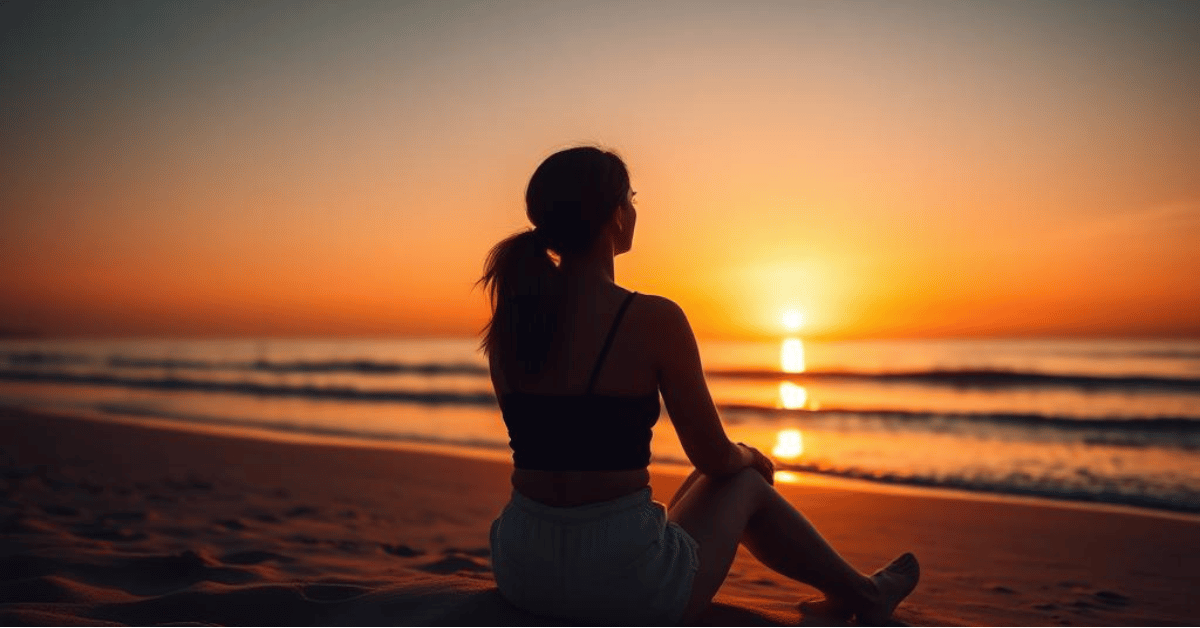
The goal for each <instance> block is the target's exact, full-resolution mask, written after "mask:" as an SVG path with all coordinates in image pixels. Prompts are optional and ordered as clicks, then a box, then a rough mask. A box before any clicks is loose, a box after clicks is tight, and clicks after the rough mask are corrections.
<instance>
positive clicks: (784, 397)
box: [779, 382, 808, 410]
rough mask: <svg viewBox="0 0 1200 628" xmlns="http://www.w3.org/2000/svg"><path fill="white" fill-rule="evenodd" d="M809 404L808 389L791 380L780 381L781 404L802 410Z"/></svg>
mask: <svg viewBox="0 0 1200 628" xmlns="http://www.w3.org/2000/svg"><path fill="white" fill-rule="evenodd" d="M807 404H808V390H806V389H805V388H804V387H803V386H798V385H796V384H793V383H791V382H779V405H780V407H783V408H786V409H788V410H802V409H803V408H804V407H805V405H807Z"/></svg>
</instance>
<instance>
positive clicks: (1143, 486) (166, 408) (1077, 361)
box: [0, 338, 1200, 513]
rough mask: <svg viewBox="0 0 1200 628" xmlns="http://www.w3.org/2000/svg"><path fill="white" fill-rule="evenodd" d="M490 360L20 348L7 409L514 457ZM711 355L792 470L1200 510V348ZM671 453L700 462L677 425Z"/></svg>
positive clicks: (720, 351)
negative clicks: (683, 441) (494, 391)
mask: <svg viewBox="0 0 1200 628" xmlns="http://www.w3.org/2000/svg"><path fill="white" fill-rule="evenodd" d="M476 347H477V340H476V339H473V338H453V339H404V340H229V341H215V340H119V341H118V340H110V341H84V340H60V341H51V340H5V341H0V404H5V405H10V406H18V407H27V408H31V409H46V410H58V411H68V412H77V413H85V414H88V415H91V416H100V417H111V418H113V419H120V420H129V419H131V418H133V419H140V420H150V421H154V422H170V423H174V424H176V425H180V426H190V427H199V428H208V429H220V430H226V431H228V430H232V431H238V432H243V433H247V434H253V435H258V436H280V437H289V436H290V437H305V438H315V439H325V440H342V439H354V440H356V441H360V442H361V441H367V442H371V443H380V444H397V443H399V444H407V445H423V446H429V445H434V446H450V447H455V448H457V449H458V450H459V451H465V452H467V453H469V454H472V453H473V454H478V455H481V456H488V457H504V456H507V454H508V448H507V447H508V436H507V433H506V431H505V428H504V424H503V421H502V420H501V418H500V413H499V409H498V408H497V406H496V401H495V397H494V396H493V394H492V391H491V385H490V380H489V378H488V373H487V367H486V361H485V359H484V357H483V356H482V355H481V354H480V353H479V352H478V351H477V349H476ZM701 353H702V357H703V360H704V364H705V370H706V372H707V375H708V382H709V386H710V388H711V391H712V395H713V399H714V400H715V401H716V403H717V406H718V408H719V410H720V413H721V416H722V419H723V421H724V423H725V428H726V431H727V432H728V434H729V436H730V438H731V439H733V440H735V441H742V442H745V443H747V444H750V445H753V446H755V447H758V448H759V449H761V450H763V451H764V452H768V453H770V454H771V455H772V456H773V457H774V458H775V460H776V463H777V468H778V469H779V470H781V471H785V472H791V473H811V474H819V475H821V476H825V477H837V478H854V479H857V480H861V481H867V482H874V483H879V484H886V485H890V486H912V487H936V488H942V489H945V488H950V489H958V490H965V491H971V492H975V493H980V494H983V493H987V494H999V495H1025V496H1038V497H1047V498H1053V499H1059V500H1070V501H1076V502H1092V503H1101V504H1118V505H1126V506H1135V507H1142V508H1151V509H1157V510H1163V511H1174V512H1186V513H1200V342H1197V341H1178V340H1171V341H1165V340H1164V341H1149V340H1145V341H1140V340H1139V341H1130V340H1121V341H1117V340H936V341H934V340H920V341H859V342H814V341H808V340H804V339H802V338H790V339H780V340H778V341H772V342H716V341H710V342H705V341H701ZM562 420H564V421H570V420H571V417H562ZM563 446H564V447H571V446H572V443H564V444H563ZM652 450H653V454H654V460H655V461H656V463H667V464H671V463H678V464H686V463H687V458H686V455H685V454H684V452H683V449H682V447H681V446H680V444H679V441H678V438H677V437H676V436H675V434H674V432H673V430H672V428H671V421H670V418H669V417H668V416H667V414H666V413H665V412H664V414H663V418H662V419H660V421H659V423H658V425H657V426H656V427H655V437H654V441H653V444H652ZM781 477H786V473H785V474H781Z"/></svg>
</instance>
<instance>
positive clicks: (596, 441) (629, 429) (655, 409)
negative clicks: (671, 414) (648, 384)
mask: <svg viewBox="0 0 1200 628" xmlns="http://www.w3.org/2000/svg"><path fill="white" fill-rule="evenodd" d="M634 294H637V293H636V292H634V293H630V294H629V296H628V297H626V298H625V302H624V303H622V304H621V309H620V310H618V311H617V318H616V320H614V321H613V325H612V329H610V330H609V332H608V338H606V339H605V341H604V348H602V349H601V350H600V356H599V357H598V358H597V359H596V365H595V366H594V367H592V375H591V377H590V378H589V380H588V387H587V392H586V393H584V394H582V395H544V394H533V393H518V392H511V393H506V394H504V395H502V399H501V401H502V402H503V404H502V405H503V406H504V410H503V415H504V424H505V425H506V426H507V427H508V438H509V441H508V444H509V446H510V447H512V450H513V465H514V466H515V467H516V468H518V469H531V470H537V471H625V470H630V469H644V468H646V466H647V465H649V464H650V438H651V435H652V434H651V428H652V427H654V424H655V423H657V422H658V415H659V410H660V407H659V403H658V393H657V392H656V393H654V394H653V395H643V396H638V397H628V396H618V395H597V394H594V393H593V392H592V389H593V388H595V386H596V378H597V377H598V376H599V375H600V368H601V367H602V366H604V359H605V358H606V357H607V356H608V350H609V348H610V347H611V346H612V341H613V338H614V337H615V336H616V334H617V327H618V326H619V325H620V324H621V319H622V318H623V317H624V316H625V310H626V308H628V307H629V303H630V302H631V301H633V295H634Z"/></svg>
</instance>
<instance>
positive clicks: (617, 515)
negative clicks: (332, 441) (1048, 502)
mask: <svg viewBox="0 0 1200 628" xmlns="http://www.w3.org/2000/svg"><path fill="white" fill-rule="evenodd" d="M525 203H526V215H527V216H528V217H529V220H530V222H532V223H533V225H534V229H531V230H527V231H524V232H521V233H518V234H516V235H513V236H511V237H509V238H508V239H506V240H504V241H502V242H500V243H499V244H497V245H496V246H495V247H494V248H493V249H492V251H491V253H490V254H489V256H488V260H487V266H486V272H485V274H484V276H483V278H482V279H481V280H480V281H481V282H482V283H483V284H484V286H485V287H486V289H487V290H488V293H489V296H490V298H491V302H492V307H493V313H492V319H491V322H490V323H489V324H488V327H487V328H486V330H485V339H484V342H483V346H484V348H485V350H486V352H487V354H488V359H489V363H490V367H491V375H492V384H493V386H494V387H495V390H496V397H497V398H498V399H499V402H500V408H501V411H502V413H503V416H504V421H505V424H506V425H507V427H508V433H509V437H510V439H511V442H510V444H511V446H512V449H513V462H514V467H515V469H514V471H513V474H512V484H513V493H512V500H511V501H510V502H509V504H508V505H507V506H506V507H505V508H504V511H503V513H501V515H500V517H499V518H498V519H497V520H496V521H495V522H494V523H493V524H492V530H491V546H492V563H493V570H494V573H495V577H496V584H497V586H498V587H499V588H500V592H501V594H503V595H504V597H505V598H506V599H508V600H509V601H510V602H512V603H513V604H514V605H516V606H518V607H521V608H524V609H526V610H529V611H531V612H533V613H536V614H540V615H549V616H555V617H561V618H565V619H578V620H586V621H591V622H596V621H599V622H603V623H677V622H680V621H682V622H687V623H690V622H693V621H695V620H696V619H697V618H698V616H699V615H700V614H701V613H702V612H703V611H704V610H705V609H706V608H707V607H708V606H709V604H710V602H711V600H712V597H713V595H714V594H715V593H716V592H717V589H718V588H719V587H720V586H721V583H722V582H723V581H724V579H725V576H726V574H727V573H728V571H729V567H730V564H731V563H732V562H733V558H734V553H735V552H736V551H737V546H738V544H739V543H742V544H744V545H745V546H746V547H747V548H748V549H749V550H750V551H751V552H753V554H754V555H755V556H756V557H757V558H758V559H759V560H761V561H762V562H763V563H764V564H765V565H767V566H768V567H770V568H771V569H773V570H775V571H777V572H779V573H781V574H783V575H785V576H787V577H789V578H792V579H795V580H797V581H800V582H804V583H807V584H809V585H812V586H814V587H816V588H817V589H819V590H821V591H822V592H824V593H825V594H826V598H827V600H828V604H829V606H830V607H831V608H836V609H839V610H840V611H841V612H843V613H845V614H846V615H849V614H856V615H857V616H858V619H859V621H860V622H863V623H876V622H880V621H883V620H886V619H887V618H888V617H889V616H890V615H891V612H892V610H893V609H894V608H895V607H896V605H897V604H898V603H899V602H900V600H902V599H903V598H904V597H905V596H907V595H908V594H909V593H910V592H911V591H912V590H913V588H914V587H915V586H916V583H917V579H918V577H919V570H918V566H917V562H916V559H915V558H913V556H912V555H911V554H905V555H903V556H901V557H900V558H898V559H896V560H895V561H893V562H892V563H891V564H890V565H888V566H887V567H885V568H884V569H881V570H880V571H878V572H876V573H875V574H874V575H873V576H866V575H863V574H861V573H859V572H858V571H856V570H855V569H854V568H853V567H851V566H850V565H849V564H848V563H846V561H845V560H843V559H842V558H841V556H839V555H838V553H837V552H836V551H834V550H833V548H831V547H830V546H829V544H828V543H826V542H825V540H824V539H823V538H822V537H821V535H820V534H819V533H818V532H817V531H816V530H815V529H814V528H813V527H812V525H811V524H810V523H809V522H808V521H807V520H806V519H805V518H804V516H803V515H801V514H800V513H799V512H798V511H797V510H796V509H795V508H793V507H792V505H791V504H790V503H788V501H787V500H786V499H784V498H783V497H782V496H780V494H779V493H778V492H777V491H776V490H775V489H774V488H773V486H772V482H773V474H774V467H773V464H772V462H771V460H770V459H769V458H767V457H766V456H764V455H763V454H762V453H760V452H759V451H758V450H756V449H754V448H753V447H748V446H746V445H743V444H740V443H738V444H734V443H731V442H730V441H729V439H728V438H727V437H726V435H725V431H724V429H723V428H722V427H721V421H720V418H719V417H718V415H717V411H716V408H715V407H714V406H713V401H712V397H711V396H710V395H709V392H708V386H707V384H706V383H705V381H704V372H703V369H702V368H701V365H700V356H699V352H698V351H697V346H696V340H695V337H694V336H693V334H692V330H691V327H690V326H689V324H688V321H687V318H686V317H685V316H684V313H683V311H682V310H680V308H679V306H677V305H675V303H673V302H671V301H670V300H668V299H665V298H662V297H657V296H651V295H644V294H637V293H633V292H630V291H628V290H626V289H624V288H622V287H620V286H618V285H617V284H616V283H615V282H614V279H613V258H614V257H615V256H617V255H620V254H621V253H625V252H627V251H629V250H630V248H631V247H632V245H633V232H634V225H635V224H636V221H637V212H636V210H635V209H634V191H633V190H632V189H631V188H630V183H629V173H628V171H627V169H626V167H625V164H624V163H623V162H622V161H621V159H620V158H619V157H618V156H617V155H615V154H613V153H611V152H607V151H604V150H601V149H598V148H593V147H579V148H571V149H568V150H564V151H562V152H559V153H556V154H554V155H552V156H550V157H549V158H547V159H546V160H545V161H544V162H542V164H541V165H540V166H539V167H538V169H537V170H536V171H535V172H534V174H533V177H532V178H531V179H530V181H529V186H528V188H527V189H526V192H525ZM660 394H661V395H662V399H663V402H664V403H665V404H666V407H667V412H668V414H669V415H670V418H671V421H672V422H673V423H674V426H675V431H676V432H677V433H678V435H679V439H680V441H681V443H682V445H683V449H684V451H685V452H686V453H687V456H688V459H689V460H690V461H691V462H692V464H694V465H695V467H696V470H695V472H693V473H692V475H691V477H689V478H688V479H687V480H686V481H685V482H684V484H683V486H682V488H680V489H679V491H678V493H677V494H676V495H675V497H674V499H672V500H671V506H670V510H669V511H668V510H667V508H666V507H664V506H663V505H662V504H660V503H658V502H655V501H653V500H652V499H651V494H650V488H649V480H650V474H649V471H648V470H647V465H648V464H649V461H650V438H651V427H652V426H653V425H654V423H655V422H656V421H657V419H658V414H659V402H658V399H659V395H660Z"/></svg>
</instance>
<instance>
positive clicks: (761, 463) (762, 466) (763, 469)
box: [738, 443, 775, 486]
mask: <svg viewBox="0 0 1200 628" xmlns="http://www.w3.org/2000/svg"><path fill="white" fill-rule="evenodd" d="M738 446H739V447H741V448H742V449H744V450H745V451H746V453H747V454H748V455H749V456H750V464H748V465H746V466H747V467H750V468H752V469H754V470H755V471H758V472H759V473H761V474H762V476H763V478H764V479H766V481H767V484H770V485H772V486H774V485H775V463H774V462H772V461H771V459H770V458H768V457H767V456H766V454H764V453H763V452H761V451H759V450H757V449H755V448H753V447H751V446H749V445H747V444H745V443H738Z"/></svg>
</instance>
